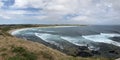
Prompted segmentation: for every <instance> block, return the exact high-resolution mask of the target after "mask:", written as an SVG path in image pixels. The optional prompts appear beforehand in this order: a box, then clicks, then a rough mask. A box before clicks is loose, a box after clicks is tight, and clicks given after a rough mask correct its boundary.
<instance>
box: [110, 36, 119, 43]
mask: <svg viewBox="0 0 120 60" xmlns="http://www.w3.org/2000/svg"><path fill="white" fill-rule="evenodd" d="M110 39H112V40H114V41H117V42H120V37H112V38H110Z"/></svg>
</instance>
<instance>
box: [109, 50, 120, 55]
mask: <svg viewBox="0 0 120 60" xmlns="http://www.w3.org/2000/svg"><path fill="white" fill-rule="evenodd" d="M109 53H112V54H119V53H118V52H116V51H115V50H112V51H109Z"/></svg>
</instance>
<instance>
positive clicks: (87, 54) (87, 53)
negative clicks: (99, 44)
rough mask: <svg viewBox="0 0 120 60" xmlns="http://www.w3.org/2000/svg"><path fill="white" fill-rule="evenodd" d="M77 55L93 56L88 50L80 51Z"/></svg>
mask: <svg viewBox="0 0 120 60" xmlns="http://www.w3.org/2000/svg"><path fill="white" fill-rule="evenodd" d="M77 56H81V57H91V56H93V54H91V53H90V52H85V51H81V52H79V53H78V54H77Z"/></svg>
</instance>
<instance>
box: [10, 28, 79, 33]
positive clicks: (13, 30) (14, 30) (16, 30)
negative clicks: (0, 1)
mask: <svg viewBox="0 0 120 60" xmlns="http://www.w3.org/2000/svg"><path fill="white" fill-rule="evenodd" d="M63 27H78V26H45V27H26V28H17V29H11V30H9V31H8V33H9V34H10V35H12V33H14V32H19V31H22V30H26V29H32V28H63Z"/></svg>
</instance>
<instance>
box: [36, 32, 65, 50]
mask: <svg viewBox="0 0 120 60" xmlns="http://www.w3.org/2000/svg"><path fill="white" fill-rule="evenodd" d="M35 36H37V37H39V38H41V39H42V40H44V41H45V42H48V43H50V44H54V45H56V46H57V47H60V48H61V49H63V47H62V46H61V45H60V44H59V43H57V42H56V40H58V38H57V37H59V36H58V35H53V34H48V33H35Z"/></svg>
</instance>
